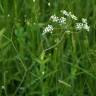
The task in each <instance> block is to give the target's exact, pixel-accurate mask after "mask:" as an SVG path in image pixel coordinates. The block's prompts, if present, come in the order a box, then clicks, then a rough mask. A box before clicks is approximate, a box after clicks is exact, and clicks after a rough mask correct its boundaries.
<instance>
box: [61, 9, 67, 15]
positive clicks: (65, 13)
mask: <svg viewBox="0 0 96 96" xmlns="http://www.w3.org/2000/svg"><path fill="white" fill-rule="evenodd" d="M61 13H62V14H63V15H65V16H69V13H68V12H67V11H66V10H61Z"/></svg>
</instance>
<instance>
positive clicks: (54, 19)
mask: <svg viewBox="0 0 96 96" xmlns="http://www.w3.org/2000/svg"><path fill="white" fill-rule="evenodd" d="M50 20H52V22H58V20H59V18H58V17H57V16H56V15H52V16H51V17H50Z"/></svg>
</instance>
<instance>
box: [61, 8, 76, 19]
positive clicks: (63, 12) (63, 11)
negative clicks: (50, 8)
mask: <svg viewBox="0 0 96 96" xmlns="http://www.w3.org/2000/svg"><path fill="white" fill-rule="evenodd" d="M61 13H62V14H63V15H65V16H67V17H71V18H72V19H73V20H78V18H77V17H76V16H75V15H74V14H72V13H71V12H67V11H66V10H61Z"/></svg>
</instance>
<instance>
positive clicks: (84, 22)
mask: <svg viewBox="0 0 96 96" xmlns="http://www.w3.org/2000/svg"><path fill="white" fill-rule="evenodd" d="M76 29H77V30H82V29H85V30H86V31H89V29H90V27H89V26H88V24H87V19H85V18H82V22H81V23H76Z"/></svg>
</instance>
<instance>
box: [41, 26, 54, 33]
mask: <svg viewBox="0 0 96 96" xmlns="http://www.w3.org/2000/svg"><path fill="white" fill-rule="evenodd" d="M52 31H53V26H52V25H48V26H47V27H45V29H44V30H43V33H42V35H45V34H46V33H49V32H50V33H52Z"/></svg>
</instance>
